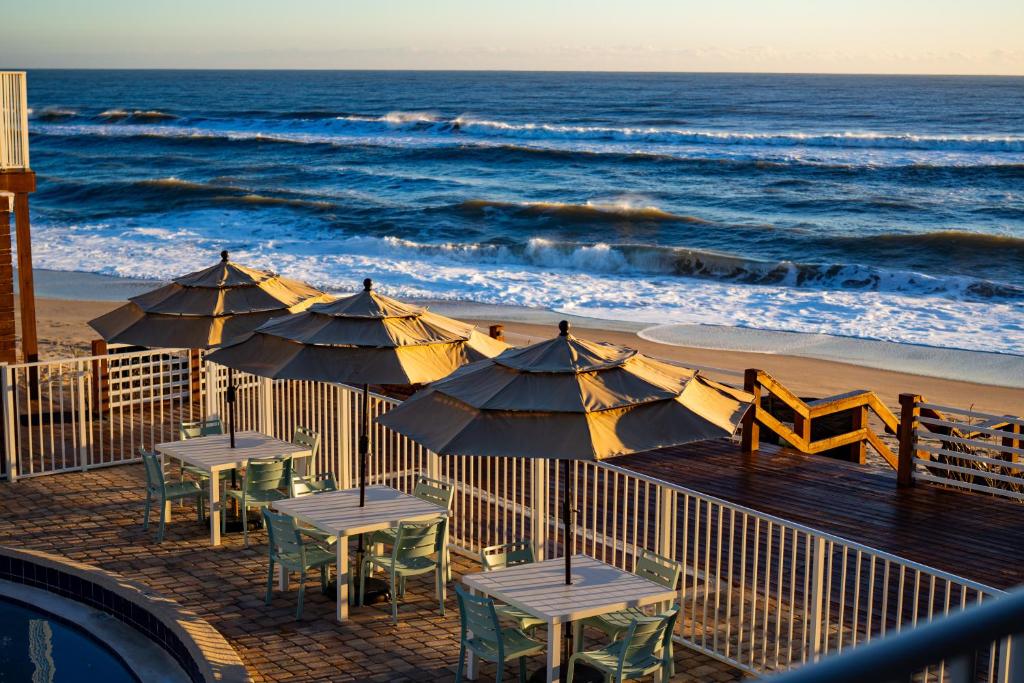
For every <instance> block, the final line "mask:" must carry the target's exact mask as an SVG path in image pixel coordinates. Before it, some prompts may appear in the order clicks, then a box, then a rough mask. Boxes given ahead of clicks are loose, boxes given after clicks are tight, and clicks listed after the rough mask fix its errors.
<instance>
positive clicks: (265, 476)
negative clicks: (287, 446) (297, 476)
mask: <svg viewBox="0 0 1024 683" xmlns="http://www.w3.org/2000/svg"><path fill="white" fill-rule="evenodd" d="M273 489H279V490H281V491H288V493H289V494H291V490H292V459H291V457H290V456H284V457H282V458H260V459H254V458H249V460H248V461H247V462H246V463H245V490H246V491H270V490H273Z"/></svg>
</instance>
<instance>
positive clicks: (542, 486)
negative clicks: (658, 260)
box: [0, 350, 1007, 681]
mask: <svg viewBox="0 0 1024 683" xmlns="http://www.w3.org/2000/svg"><path fill="white" fill-rule="evenodd" d="M188 357H189V355H188V352H187V351H168V350H161V351H145V352H132V353H129V354H119V355H118V359H119V360H118V362H125V363H127V364H128V365H127V367H128V368H130V369H131V371H130V372H129V373H128V374H129V376H130V378H131V381H130V389H126V390H124V391H122V393H121V399H122V400H121V402H120V405H116V406H115V405H114V404H113V402H111V401H110V400H109V396H110V395H111V394H110V387H109V385H105V384H104V382H105V378H109V376H110V371H109V365H105V364H109V363H110V362H113V359H112V358H111V357H110V356H95V357H89V358H83V359H73V360H65V361H53V362H45V363H33V364H19V365H14V366H4V367H3V371H2V372H0V379H2V386H0V393H2V407H3V410H4V413H3V414H4V427H5V429H4V452H5V462H6V472H7V473H8V477H9V478H10V479H14V478H16V477H17V476H31V475H39V474H46V473H50V472H60V471H66V470H69V469H76V468H85V467H91V466H94V465H99V464H112V463H119V462H128V461H131V460H134V459H135V458H136V450H137V448H138V447H140V446H151V445H152V444H153V443H156V442H158V441H161V440H168V439H173V438H177V433H178V431H177V424H178V422H179V421H180V420H189V419H197V418H199V417H201V416H207V415H212V414H220V415H222V416H226V414H227V406H226V403H225V395H226V387H227V371H226V369H225V368H223V367H220V366H217V365H214V364H210V363H204V364H203V370H202V371H201V373H200V374H199V376H197V374H196V373H197V370H196V367H197V365H196V364H195V363H189V362H188ZM172 368H175V369H173V370H172ZM185 370H188V373H187V378H188V380H187V381H186V382H182V381H181V380H180V377H181V373H182V372H185ZM33 378H34V379H33ZM234 381H235V384H236V386H237V387H238V391H237V403H236V420H237V422H236V424H237V428H238V429H259V430H261V431H264V432H267V433H270V434H273V435H275V436H278V437H279V438H285V439H287V438H290V437H291V435H292V432H293V430H294V429H295V427H296V426H298V425H303V426H308V427H310V428H312V429H315V430H316V431H318V432H319V433H320V434H321V436H322V447H321V450H320V453H319V454H318V457H317V459H316V461H315V463H314V465H313V466H314V467H315V468H316V471H325V470H330V471H333V472H335V473H336V475H337V476H338V478H339V480H340V482H341V483H342V484H344V485H352V484H353V483H354V482H355V473H356V442H355V437H356V434H357V420H358V415H359V412H358V409H359V402H360V401H361V396H360V395H359V392H358V391H357V390H355V389H352V388H350V387H346V386H343V385H336V384H327V383H321V382H294V381H270V380H266V379H261V378H258V377H254V376H251V375H246V374H244V373H237V372H236V373H234ZM169 386H170V387H172V388H169ZM185 386H187V387H188V388H189V391H188V392H187V394H186V393H185V392H183V391H182V389H183V388H184V387H185ZM33 387H35V388H33ZM33 392H35V393H34V394H33ZM103 396H107V397H108V399H107V400H106V401H105V402H104V400H103V398H102V397H103ZM396 403H397V402H396V401H394V400H392V399H388V398H384V397H381V396H376V395H373V394H371V395H370V410H371V414H372V415H373V416H374V417H375V416H377V415H379V414H381V413H383V412H385V411H387V410H389V409H390V408H391V407H392V406H393V405H395V404H396ZM68 406H71V408H70V409H69V408H68ZM57 415H59V416H60V418H59V419H58V418H56V417H55V416H57ZM373 425H374V426H373V430H374V433H373V441H372V444H373V447H372V455H371V457H370V459H369V467H368V473H369V479H370V481H371V482H373V483H386V484H389V485H392V486H395V487H397V488H399V489H402V490H405V491H410V490H411V488H412V486H413V484H414V478H415V475H416V473H418V472H425V473H427V474H428V475H430V476H433V477H440V478H445V479H448V480H450V481H452V482H453V483H455V484H456V494H455V500H454V503H453V509H452V526H451V531H452V534H451V536H452V541H453V544H454V545H455V546H456V549H457V550H459V551H461V552H464V553H467V554H470V555H476V554H478V553H479V551H480V549H481V548H483V547H485V546H487V545H492V544H495V543H500V542H504V541H507V540H510V539H513V538H528V539H530V540H532V541H533V543H534V545H535V547H536V548H537V551H538V554H540V555H541V556H557V555H559V554H561V552H563V550H564V543H565V530H564V528H563V526H562V525H561V524H560V523H559V522H558V521H557V519H556V517H557V515H556V514H555V511H557V510H559V509H560V507H561V489H562V486H561V481H560V476H561V468H560V467H558V465H557V463H556V462H555V461H542V460H527V459H522V458H441V457H438V456H437V455H436V454H434V453H431V452H430V451H428V450H427V449H425V448H423V447H421V446H419V445H417V444H415V443H413V442H411V441H410V440H408V439H406V438H404V437H401V436H400V435H398V434H395V433H394V432H391V431H390V430H387V429H385V428H383V427H381V426H380V425H377V424H376V423H373ZM572 476H573V481H572V482H571V484H572V489H571V495H572V499H573V500H572V501H571V502H572V503H573V507H574V508H575V509H576V510H578V511H579V513H578V515H577V517H576V519H575V525H576V547H575V548H573V549H572V550H574V551H576V552H586V553H588V554H590V555H593V556H595V557H597V558H599V559H601V560H604V561H606V562H609V563H611V564H614V565H616V566H619V567H622V568H625V569H633V567H634V562H635V557H636V554H637V550H638V549H639V548H646V549H650V550H653V551H655V552H659V553H661V554H663V555H666V556H669V557H672V558H674V559H675V560H677V561H679V562H681V563H682V564H683V565H684V567H685V575H684V581H683V584H682V586H681V587H680V593H679V602H680V607H681V618H680V620H679V625H678V630H677V633H676V634H675V635H676V639H677V641H678V642H680V643H683V644H685V645H687V646H689V647H692V648H694V649H696V650H699V651H701V652H704V653H706V654H708V655H710V656H712V657H715V658H717V659H720V660H722V661H725V662H728V663H730V664H732V665H734V666H736V667H738V668H741V669H743V670H745V671H750V672H754V673H764V672H770V671H777V670H785V669H788V668H790V667H793V666H797V665H800V664H802V663H805V662H811V661H815V660H817V659H818V658H819V657H821V656H822V655H824V654H827V653H832V652H840V651H844V650H847V649H850V648H855V647H858V646H860V645H861V644H863V643H866V642H869V641H871V640H874V639H877V638H879V637H881V636H884V635H886V634H891V633H894V632H898V631H901V630H903V629H906V628H910V627H913V626H916V625H918V624H921V623H923V622H926V621H929V620H932V619H934V618H936V617H939V616H942V615H945V614H949V613H952V612H956V611H959V610H961V609H963V608H964V607H966V606H969V605H972V604H977V603H981V602H984V601H987V600H988V599H989V598H990V597H992V596H994V595H999V594H1000V593H1001V591H998V590H995V589H992V588H989V587H987V586H984V585H981V584H978V583H975V582H972V581H969V580H966V579H964V578H962V577H958V576H955V575H952V574H949V573H946V572H942V571H939V570H936V569H933V568H930V567H927V566H924V565H920V564H917V563H914V562H911V561H908V560H906V559H903V558H900V557H896V556H894V555H892V554H889V553H885V552H882V551H879V550H876V549H873V548H869V547H867V546H864V545H861V544H858V543H854V542H851V541H848V540H846V539H843V538H840V537H837V536H834V535H831V534H827V533H822V532H820V531H818V530H815V529H812V528H809V527H806V526H803V525H800V524H795V523H793V522H790V521H787V520H784V519H781V518H778V517H774V516H771V515H766V514H763V513H760V512H758V511H756V510H753V509H750V508H746V507H743V506H740V505H735V504H732V503H729V502H727V501H724V500H721V499H717V498H714V497H712V496H708V495H705V494H703V493H700V492H699V491H694V490H691V489H687V488H685V487H682V486H678V485H675V484H671V483H668V482H664V481H661V480H658V479H656V478H653V477H649V476H645V475H641V474H639V473H637V472H633V471H631V470H627V469H624V468H622V467H618V466H616V465H614V461H612V463H585V462H578V463H574V464H573V474H572ZM1006 659H1007V658H1006V657H1005V656H1004V653H1002V652H1000V651H998V646H997V645H995V644H993V646H992V648H991V652H990V656H989V657H988V659H987V660H986V661H987V663H988V669H986V675H985V677H983V678H980V679H979V680H986V681H995V680H997V678H998V677H999V674H1000V672H1001V671H1002V668H1001V667H1003V666H1004V665H1005V660H1006ZM937 667H938V668H937V669H935V670H933V671H932V672H931V674H930V675H931V676H932V679H935V678H934V677H935V675H938V674H941V673H942V669H943V667H944V665H943V664H942V663H941V662H940V663H938V664H937Z"/></svg>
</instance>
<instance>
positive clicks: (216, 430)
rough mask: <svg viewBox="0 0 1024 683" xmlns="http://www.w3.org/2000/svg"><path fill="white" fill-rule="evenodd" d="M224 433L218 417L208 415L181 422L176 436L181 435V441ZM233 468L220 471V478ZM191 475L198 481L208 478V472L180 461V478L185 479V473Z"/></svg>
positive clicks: (228, 475)
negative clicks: (199, 418)
mask: <svg viewBox="0 0 1024 683" xmlns="http://www.w3.org/2000/svg"><path fill="white" fill-rule="evenodd" d="M223 433H224V425H223V424H221V421H220V418H219V417H208V418H206V419H205V420H194V421H192V422H182V423H181V425H180V426H179V428H178V436H180V437H181V440H182V441H185V440H187V439H197V438H199V437H201V436H214V435H217V434H223ZM232 472H233V470H223V471H221V473H220V478H221V479H225V478H227V477H230V476H231V473H232ZM186 474H187V475H189V476H192V477H194V478H196V479H198V480H199V481H200V482H205V481H206V480H208V479H209V478H210V473H209V472H207V471H206V470H203V469H200V468H198V467H194V466H193V465H186V464H185V463H181V479H182V481H184V480H185V475H186Z"/></svg>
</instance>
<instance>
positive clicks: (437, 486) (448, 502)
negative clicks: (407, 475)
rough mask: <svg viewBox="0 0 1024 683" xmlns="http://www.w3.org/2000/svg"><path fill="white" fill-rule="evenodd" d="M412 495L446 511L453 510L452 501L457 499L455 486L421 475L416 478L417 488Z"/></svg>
mask: <svg viewBox="0 0 1024 683" xmlns="http://www.w3.org/2000/svg"><path fill="white" fill-rule="evenodd" d="M412 495H414V496H416V497H417V498H419V499H420V500H425V501H427V502H428V503H433V504H434V505H437V506H439V507H443V508H444V509H445V510H451V509H452V501H453V500H454V499H455V486H454V485H453V484H449V483H448V482H446V481H441V480H440V479H431V478H430V477H424V476H423V475H420V476H418V477H416V486H415V488H413V490H412Z"/></svg>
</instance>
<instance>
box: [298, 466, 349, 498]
mask: <svg viewBox="0 0 1024 683" xmlns="http://www.w3.org/2000/svg"><path fill="white" fill-rule="evenodd" d="M337 490H338V482H337V480H336V479H335V478H334V473H333V472H323V473H321V474H318V475H317V476H316V477H302V476H299V475H293V476H292V498H298V497H300V496H308V495H310V494H311V493H324V492H326V491H337Z"/></svg>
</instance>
